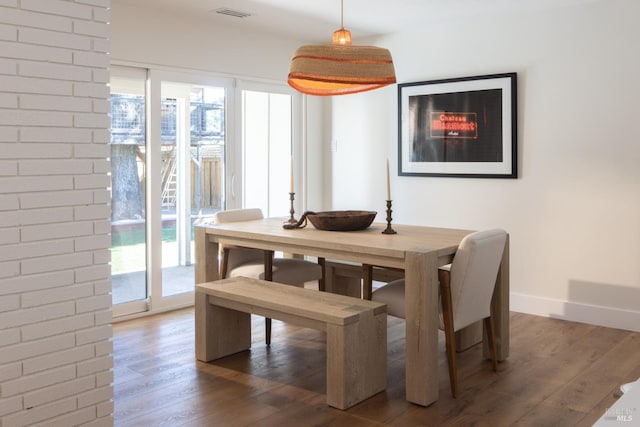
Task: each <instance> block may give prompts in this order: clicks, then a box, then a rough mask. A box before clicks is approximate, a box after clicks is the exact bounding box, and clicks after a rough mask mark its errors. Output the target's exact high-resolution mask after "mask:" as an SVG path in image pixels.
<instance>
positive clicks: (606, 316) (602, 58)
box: [331, 0, 640, 330]
mask: <svg viewBox="0 0 640 427" xmlns="http://www.w3.org/2000/svg"><path fill="white" fill-rule="evenodd" d="M638 16H640V3H639V2H637V1H635V0H607V1H599V2H596V3H593V4H590V5H586V6H576V7H571V8H569V9H558V10H554V11H550V12H546V13H537V14H528V15H526V16H512V17H496V18H495V19H482V20H476V19H472V20H466V21H462V22H456V23H455V24H451V23H443V24H441V25H429V26H426V27H425V29H424V30H420V31H412V32H405V33H402V34H396V35H394V36H389V37H386V38H383V39H380V40H375V41H374V42H375V43H377V44H380V45H383V46H385V47H388V48H389V49H390V50H391V52H392V54H393V57H394V62H395V64H396V72H397V77H398V82H399V83H404V82H413V81H425V80H433V79H440V78H449V77H465V76H474V75H482V74H492V73H503V72H513V71H515V72H517V73H518V97H519V99H518V101H519V102H518V150H519V154H518V156H519V169H520V172H519V175H520V178H519V179H518V180H497V179H459V178H432V177H429V178H425V177H398V176H394V177H393V179H392V193H393V195H392V198H393V199H394V218H395V220H396V221H397V222H402V223H413V224H424V225H434V226H444V227H453V228H469V229H482V228H488V227H503V228H505V229H506V230H508V231H509V233H511V291H512V300H511V302H512V309H514V310H516V311H522V312H529V313H534V314H542V315H550V316H554V317H560V318H568V319H572V320H578V321H584V322H588V323H594V324H602V325H607V326H614V327H620V328H626V329H632V330H640V262H639V260H640V166H639V165H640V141H639V138H640V137H639V135H640V134H639V133H638V132H637V130H636V121H637V120H638V114H640V83H638V76H640V56H639V55H638V54H637V52H638V49H639V48H640V27H638V26H637V22H636V18H637V17H638ZM396 94H397V89H396V88H395V87H392V88H385V89H383V90H380V91H377V92H370V93H365V94H361V95H352V96H349V97H337V98H334V100H333V113H332V124H331V127H332V131H331V132H332V133H331V135H332V138H333V139H336V140H338V150H337V152H335V153H333V158H332V171H333V172H332V186H333V187H332V193H333V200H332V207H333V208H336V209H347V208H357V209H365V208H366V209H375V210H377V211H378V212H379V213H380V214H379V216H378V219H379V220H382V219H383V216H382V213H383V211H384V199H385V197H384V196H385V193H384V191H385V184H384V162H385V158H386V157H389V158H390V159H391V163H392V165H394V167H393V169H394V171H395V170H396V169H397V168H396V166H395V165H396V164H397V113H396V111H397V107H396V105H397V104H396V102H397V101H396V99H397V98H396ZM394 175H395V174H394Z"/></svg>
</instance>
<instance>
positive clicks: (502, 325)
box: [483, 235, 509, 361]
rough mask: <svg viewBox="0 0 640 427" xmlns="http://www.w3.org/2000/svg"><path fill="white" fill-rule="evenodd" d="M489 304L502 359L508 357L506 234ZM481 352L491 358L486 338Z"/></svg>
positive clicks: (507, 250)
mask: <svg viewBox="0 0 640 427" xmlns="http://www.w3.org/2000/svg"><path fill="white" fill-rule="evenodd" d="M491 306H492V309H493V325H494V329H495V334H496V351H497V354H498V360H499V361H503V360H505V359H506V358H507V357H509V235H507V241H506V242H505V244H504V252H503V254H502V262H501V264H500V270H499V271H498V278H497V279H496V287H495V289H494V291H493V299H492V300H491ZM483 354H484V356H485V357H486V358H491V353H490V351H489V346H488V345H487V342H486V340H485V343H484V351H483Z"/></svg>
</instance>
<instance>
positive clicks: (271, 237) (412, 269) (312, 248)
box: [195, 218, 509, 406]
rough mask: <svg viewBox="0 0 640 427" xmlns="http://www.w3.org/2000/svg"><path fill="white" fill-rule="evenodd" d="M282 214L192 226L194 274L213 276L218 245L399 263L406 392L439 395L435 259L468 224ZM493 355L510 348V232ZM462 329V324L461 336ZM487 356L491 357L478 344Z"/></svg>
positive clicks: (495, 302) (475, 329) (420, 399)
mask: <svg viewBox="0 0 640 427" xmlns="http://www.w3.org/2000/svg"><path fill="white" fill-rule="evenodd" d="M285 220H286V219H285V218H264V219H260V220H251V221H242V222H234V223H225V224H218V225H215V224H209V223H206V222H204V223H201V224H199V225H197V226H196V227H195V259H196V262H195V282H196V284H200V283H205V282H210V281H214V280H218V279H219V248H220V245H235V246H242V247H249V248H256V249H262V250H269V251H280V252H283V253H286V254H298V255H302V256H307V257H318V258H324V259H326V260H331V261H337V262H340V261H342V262H346V263H351V264H353V263H356V264H362V265H371V266H376V267H380V268H390V269H396V270H402V271H404V277H405V304H406V307H405V314H406V318H405V341H406V344H405V346H406V348H405V373H406V384H405V385H406V391H405V394H406V399H407V400H408V401H409V402H412V403H415V404H418V405H422V406H428V405H430V404H432V403H434V402H435V401H437V400H438V392H439V381H438V353H439V348H438V328H439V325H440V322H439V315H438V313H439V311H438V304H439V302H438V301H439V286H438V272H437V271H438V267H439V266H442V265H446V264H448V263H450V262H451V261H452V259H453V256H454V255H455V253H456V250H457V248H458V245H459V244H460V241H461V240H462V238H463V237H464V236H466V235H467V234H469V233H471V232H473V230H460V229H453V228H441V227H429V226H421V225H403V224H395V223H394V224H393V229H394V230H395V231H396V234H383V233H382V231H383V230H385V228H386V226H387V224H382V223H373V224H372V225H371V226H369V227H368V228H366V229H363V230H356V231H326V230H319V229H316V228H314V227H313V226H311V225H308V226H307V227H304V228H298V229H285V228H283V227H282V225H283V223H284V222H285ZM492 312H493V318H494V325H495V326H494V327H495V336H496V347H497V356H498V360H500V361H502V360H505V359H506V358H507V357H508V355H509V238H508V236H507V242H506V245H505V250H504V253H503V257H502V261H501V265H500V269H499V272H498V276H497V280H496V286H495V289H494V294H493V299H492ZM466 330H467V331H468V332H467V334H468V335H469V336H468V337H466V338H461V340H462V341H464V340H466V341H471V342H474V343H476V342H479V341H481V340H482V335H481V334H482V322H480V323H478V324H475V325H472V327H468V328H467V329H466ZM464 333H465V332H464V331H463V332H461V336H462V335H463V334H464ZM484 355H485V357H487V358H488V357H490V353H489V350H488V346H486V345H485V346H484Z"/></svg>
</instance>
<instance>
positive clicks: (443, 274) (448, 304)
mask: <svg viewBox="0 0 640 427" xmlns="http://www.w3.org/2000/svg"><path fill="white" fill-rule="evenodd" d="M438 276H439V277H438V278H439V280H440V298H441V300H442V318H443V321H444V336H445V345H446V349H447V364H448V365H449V384H450V386H451V395H452V396H453V397H457V396H458V369H457V366H456V335H455V331H454V328H453V305H452V304H453V302H452V300H451V287H450V279H451V274H450V273H449V272H448V271H443V270H440V271H439V272H438Z"/></svg>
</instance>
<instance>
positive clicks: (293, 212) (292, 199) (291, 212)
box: [285, 193, 298, 224]
mask: <svg viewBox="0 0 640 427" xmlns="http://www.w3.org/2000/svg"><path fill="white" fill-rule="evenodd" d="M295 196H296V193H289V200H290V201H291V209H290V210H289V213H290V214H291V216H290V217H289V219H288V220H287V221H286V222H285V224H295V223H297V222H298V220H297V219H296V218H295V217H294V216H293V214H295V213H296V211H295V210H294V209H293V201H294V200H295Z"/></svg>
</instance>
